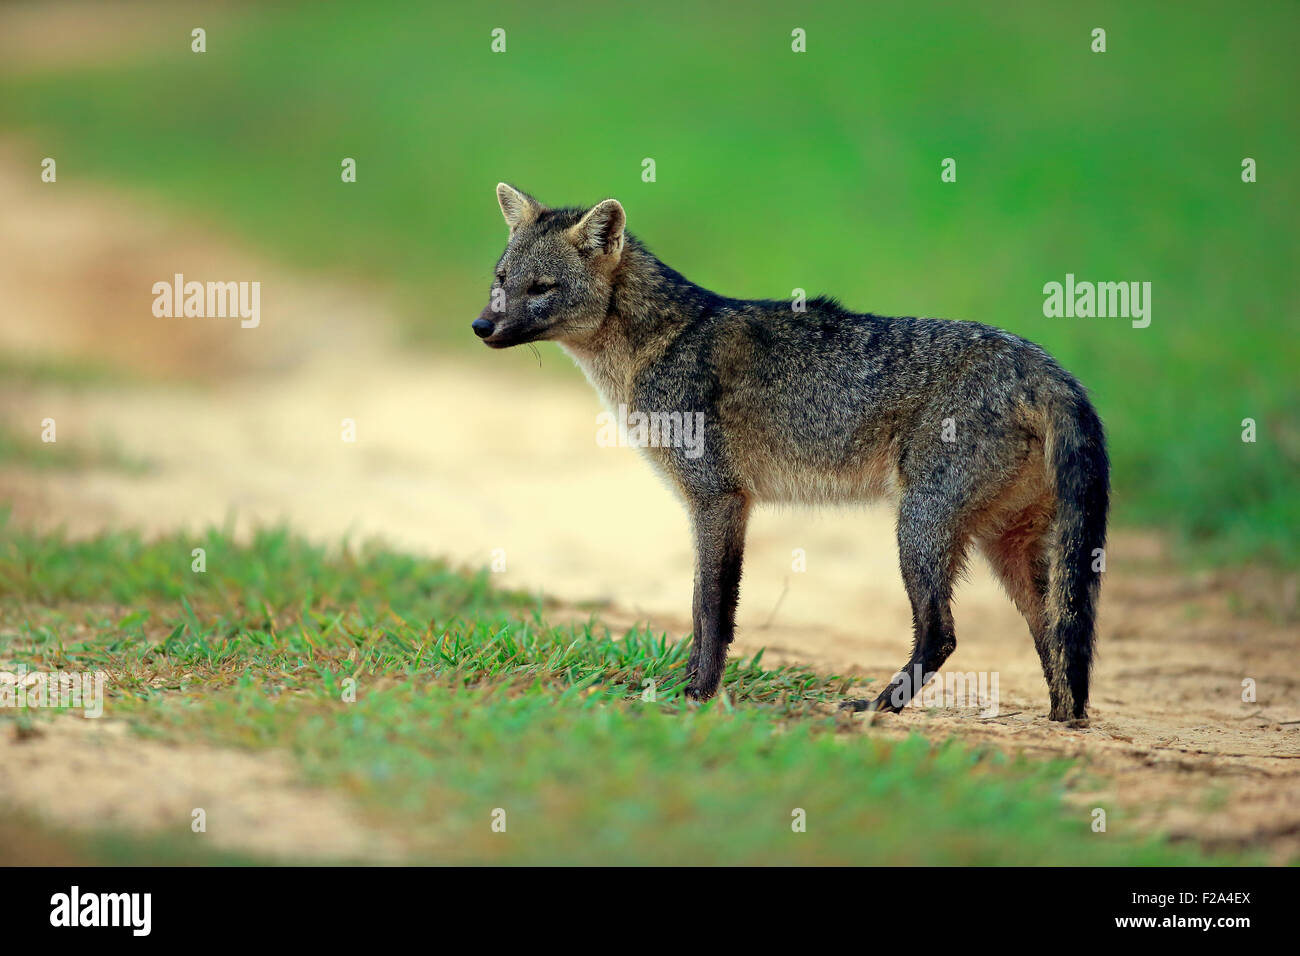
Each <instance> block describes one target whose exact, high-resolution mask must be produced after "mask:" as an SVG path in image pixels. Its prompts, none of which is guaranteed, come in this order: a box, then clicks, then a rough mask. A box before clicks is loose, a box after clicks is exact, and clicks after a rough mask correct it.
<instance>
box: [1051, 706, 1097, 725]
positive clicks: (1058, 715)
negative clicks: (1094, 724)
mask: <svg viewBox="0 0 1300 956" xmlns="http://www.w3.org/2000/svg"><path fill="white" fill-rule="evenodd" d="M1047 718H1048V720H1055V721H1057V722H1058V723H1062V724H1065V726H1067V727H1072V728H1074V729H1076V730H1082V729H1084V728H1086V727H1088V725H1089V722H1088V714H1087V712H1086V711H1084V712H1083V713H1080V714H1072V713H1070V711H1068V710H1066V709H1065V708H1064V707H1053V708H1052V712H1051V713H1050V714H1048V715H1047Z"/></svg>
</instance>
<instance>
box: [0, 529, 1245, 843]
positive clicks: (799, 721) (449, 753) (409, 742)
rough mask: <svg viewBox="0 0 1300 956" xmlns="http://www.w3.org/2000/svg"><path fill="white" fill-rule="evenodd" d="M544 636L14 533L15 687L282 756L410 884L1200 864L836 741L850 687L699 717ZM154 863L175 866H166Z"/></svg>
mask: <svg viewBox="0 0 1300 956" xmlns="http://www.w3.org/2000/svg"><path fill="white" fill-rule="evenodd" d="M196 547H202V548H204V549H205V552H206V561H207V571H206V572H204V573H196V572H194V571H192V570H191V567H192V561H193V560H194V559H193V557H192V551H193V549H194V548H196ZM543 610H544V608H543V606H542V605H541V604H539V602H538V600H537V599H536V598H534V597H532V596H529V595H525V594H519V593H512V592H505V591H499V590H496V589H494V588H492V587H490V586H489V576H488V575H487V574H486V573H467V572H462V571H458V570H455V569H451V568H448V567H447V566H446V565H444V564H442V563H440V562H437V561H431V560H425V559H421V558H415V557H411V556H406V555H401V554H395V553H392V552H389V551H387V550H384V549H382V548H378V547H375V546H364V547H350V546H346V545H345V546H342V547H338V548H330V549H326V548H321V547H317V546H313V545H310V544H307V543H305V542H304V541H302V540H300V539H298V538H295V537H293V536H291V535H289V534H286V533H285V532H283V531H263V532H260V533H258V534H257V535H256V536H255V537H254V538H253V540H252V541H250V542H248V543H247V544H242V545H241V544H236V543H234V542H232V541H231V540H230V538H229V537H228V536H227V535H226V534H225V533H224V532H222V531H219V530H212V531H209V532H206V533H204V534H202V535H197V536H193V537H190V536H185V535H175V536H171V537H166V538H161V539H158V540H155V541H151V542H144V541H142V540H140V539H139V538H138V537H135V536H133V535H129V534H120V533H114V534H107V535H103V536H100V537H97V538H94V539H90V540H85V541H78V542H72V541H68V540H65V539H63V538H62V537H60V536H42V535H38V534H34V533H31V532H28V531H25V530H23V529H21V528H18V527H16V526H14V525H13V524H12V523H10V522H5V523H3V524H0V668H5V667H13V666H15V665H17V664H19V663H22V664H25V665H27V666H29V667H32V668H40V669H45V670H52V669H56V668H62V669H67V670H104V671H107V672H108V673H109V675H110V680H109V682H108V687H109V697H108V700H107V702H106V705H105V713H106V715H107V716H108V717H110V718H117V719H126V720H129V721H130V722H131V723H132V724H133V725H134V726H135V728H136V729H137V731H138V732H141V733H145V734H150V735H155V736H159V737H162V738H164V739H169V740H176V741H178V742H191V741H194V740H206V741H210V742H213V743H216V744H220V745H225V746H238V747H246V748H254V749H260V748H275V749H277V750H279V751H285V752H288V753H290V754H292V755H293V757H294V758H295V760H296V761H297V764H298V766H299V768H300V772H301V774H302V777H303V778H304V779H305V780H308V781H310V782H313V783H317V784H321V785H324V786H328V787H335V788H340V789H342V790H343V791H344V792H345V793H347V794H348V795H349V796H350V797H351V798H352V799H354V800H355V801H357V803H358V804H359V805H360V806H361V807H362V808H363V809H364V812H365V813H366V814H367V816H368V818H369V819H370V821H371V822H372V823H373V824H375V825H378V826H383V827H389V828H394V829H397V830H398V831H399V832H400V833H401V834H402V842H403V844H404V845H405V846H407V847H408V848H409V850H410V852H411V854H412V857H413V858H414V859H417V860H423V861H429V862H509V863H542V862H564V863H613V864H630V863H681V862H691V863H762V864H787V863H789V864H795V863H842V864H867V863H876V864H885V863H936V864H957V863H989V864H1008V863H1065V862H1069V863H1076V864H1078V863H1093V864H1110V863H1113V864H1120V863H1136V864H1160V863H1193V862H1204V861H1206V859H1207V858H1204V857H1202V856H1200V855H1199V854H1198V852H1197V851H1196V850H1195V849H1193V848H1189V847H1186V846H1179V847H1175V846H1171V845H1167V844H1165V843H1163V842H1162V841H1160V840H1159V839H1158V838H1155V837H1152V836H1151V835H1150V834H1135V833H1132V832H1126V831H1125V828H1124V825H1123V817H1124V815H1123V812H1122V809H1119V810H1116V809H1114V808H1112V816H1111V828H1110V829H1111V832H1110V833H1109V834H1107V835H1099V834H1094V833H1092V832H1091V831H1090V829H1089V823H1090V816H1089V815H1088V813H1087V812H1085V811H1084V810H1082V809H1079V808H1077V807H1074V808H1071V807H1069V806H1068V805H1066V804H1065V803H1063V802H1062V795H1063V793H1064V792H1065V790H1066V781H1067V775H1068V774H1069V773H1071V765H1070V764H1068V763H1065V762H1059V761H1058V762H1049V763H1042V762H1038V763H1035V762H1030V761H1028V760H1025V759H1020V758H1014V759H1013V758H1010V757H1006V756H1003V755H1000V754H997V753H992V752H985V751H980V750H974V749H971V748H969V747H967V746H964V745H962V744H960V743H957V742H950V743H946V744H931V743H930V742H928V741H926V740H925V739H923V738H920V737H912V738H909V739H906V740H903V741H889V740H886V739H882V738H880V737H878V736H874V735H873V733H872V731H871V730H870V729H868V728H865V727H864V724H863V722H862V721H861V720H856V721H854V720H849V719H847V718H844V717H841V716H838V715H836V713H835V711H834V708H833V705H834V704H835V702H837V701H838V700H839V699H840V698H841V697H842V696H843V695H844V694H845V693H847V692H848V690H849V688H850V682H849V681H847V680H845V679H843V678H838V677H835V676H833V675H822V674H817V673H813V672H811V671H809V670H807V669H805V668H799V667H779V668H771V667H766V666H764V665H763V663H762V661H761V655H760V656H759V657H756V658H753V659H748V660H743V661H737V660H733V661H732V662H731V663H730V664H729V665H728V668H727V673H726V678H725V682H724V689H725V696H724V697H722V698H720V699H719V700H717V701H715V702H713V703H711V704H709V705H705V706H703V707H700V706H697V705H694V704H690V703H687V702H686V701H685V700H684V699H683V696H682V686H683V679H684V669H685V663H686V655H687V647H686V645H685V644H683V643H678V642H673V641H669V640H667V639H666V638H665V637H664V636H662V635H655V634H651V633H647V632H645V631H641V630H634V631H630V632H628V633H627V634H624V635H621V636H616V635H611V634H609V633H608V632H607V631H606V630H605V629H604V628H602V627H600V626H599V624H598V623H596V622H590V623H588V624H585V625H579V626H550V625H548V624H547V623H545V621H544V619H543V613H542V612H543ZM648 680H649V681H653V682H654V687H655V693H654V694H653V699H649V700H647V699H644V697H645V695H644V693H643V691H644V689H645V687H646V681H648ZM350 681H355V684H350V683H349V682H350ZM352 691H354V693H353V692H352ZM33 713H34V712H32V711H26V712H24V713H23V719H24V720H27V721H32V720H34V719H48V718H47V715H45V714H36V716H35V718H34V717H33ZM0 719H3V720H14V719H15V718H14V717H13V716H12V715H10V714H7V713H4V712H3V711H0ZM498 809H501V810H504V811H505V820H506V830H505V832H504V833H498V832H494V831H493V830H492V827H491V822H492V819H493V816H492V815H493V813H494V812H495V811H496V810H498ZM796 810H803V811H804V812H805V813H806V815H807V816H806V819H807V829H806V832H802V833H796V832H794V831H793V830H792V828H791V823H792V819H793V817H792V814H793V813H794V812H795V811H796ZM103 852H104V851H103V850H102V849H100V850H96V851H95V853H96V854H102V853H103ZM141 853H143V854H145V855H146V856H150V857H153V856H158V855H159V854H161V855H162V856H163V857H164V858H181V859H184V858H185V857H184V854H183V848H182V847H179V846H178V845H177V844H176V843H175V841H172V842H171V843H166V844H160V845H154V844H146V845H144V846H143V849H142V850H141ZM92 855H93V854H92ZM120 856H121V850H120V844H119V849H118V850H115V851H114V855H113V858H115V859H117V858H120ZM1227 861H1228V862H1239V860H1238V859H1237V858H1227Z"/></svg>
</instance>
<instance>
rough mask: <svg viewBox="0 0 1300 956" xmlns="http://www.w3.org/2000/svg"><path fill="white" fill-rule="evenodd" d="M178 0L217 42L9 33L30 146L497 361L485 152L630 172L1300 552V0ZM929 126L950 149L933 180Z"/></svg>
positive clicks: (755, 250)
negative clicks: (944, 344)
mask: <svg viewBox="0 0 1300 956" xmlns="http://www.w3.org/2000/svg"><path fill="white" fill-rule="evenodd" d="M192 18H193V20H194V23H193V26H203V27H204V28H205V29H206V30H207V52H206V53H204V54H202V55H197V54H194V53H192V52H190V37H189V27H184V28H178V29H177V30H175V31H174V35H167V36H164V37H161V38H160V40H159V42H158V44H157V46H156V47H152V48H151V49H149V50H147V51H146V52H145V53H144V54H143V55H141V54H140V53H138V52H137V53H134V54H133V55H131V56H126V57H116V58H115V57H89V58H87V61H86V62H85V63H83V64H79V65H69V64H67V63H62V64H58V65H57V66H53V67H46V68H37V69H33V68H24V67H15V66H13V65H10V66H5V65H4V64H0V125H3V127H5V128H7V129H9V130H16V131H20V132H21V133H22V135H23V136H24V142H26V143H29V144H31V148H32V149H33V150H34V151H35V155H36V156H37V157H39V156H41V155H50V154H51V153H53V152H54V151H55V150H57V151H58V155H60V156H61V157H62V158H61V159H60V175H61V177H82V176H94V177H96V178H99V179H101V180H103V181H107V182H111V183H114V184H116V185H118V186H121V187H125V188H127V189H131V190H138V191H142V192H146V193H148V194H150V195H152V196H154V197H158V198H161V199H163V200H165V201H167V202H170V203H173V204H174V205H175V206H176V207H178V208H180V209H182V210H185V211H188V212H192V213H195V214H198V215H201V216H203V217H205V218H207V219H209V220H212V221H214V222H217V223H220V224H221V225H223V226H226V227H229V228H231V229H234V230H236V231H238V232H239V233H240V234H241V235H242V236H244V237H245V238H246V240H247V242H248V243H249V244H251V245H252V246H253V247H254V248H256V249H258V250H260V251H262V252H265V253H270V254H273V255H275V256H277V257H279V258H281V259H283V260H286V261H289V262H292V263H294V264H296V265H298V266H301V267H307V268H312V269H320V270H329V271H330V272H331V273H332V274H334V275H343V276H350V277H356V278H358V279H362V280H365V281H368V282H375V281H379V282H382V283H384V284H386V285H388V286H389V287H391V288H392V289H394V290H396V292H397V294H398V296H399V299H400V301H401V302H402V303H403V313H404V317H405V319H406V321H407V325H408V328H409V332H410V334H411V336H412V338H413V340H414V341H415V342H417V343H419V344H421V345H422V346H424V347H427V348H430V349H441V350H444V351H445V352H446V353H447V354H448V355H450V356H453V357H461V356H463V357H464V359H465V360H466V361H470V360H483V357H482V356H480V355H479V354H478V352H477V351H472V349H473V347H474V345H475V343H474V342H473V341H472V339H471V336H470V335H469V334H468V332H467V329H466V327H467V324H468V320H469V319H470V318H471V317H472V315H473V314H474V313H476V312H477V310H478V309H479V308H481V306H482V304H483V302H484V301H485V297H486V294H487V289H488V285H489V282H490V277H491V269H492V266H493V263H494V261H495V258H496V256H497V254H498V253H499V251H500V248H501V245H502V243H503V240H504V230H503V226H502V223H501V221H500V215H499V212H498V211H497V209H496V204H495V199H494V197H493V194H492V190H493V186H494V185H495V184H496V182H497V181H498V180H503V179H504V180H507V181H510V182H512V183H514V184H515V185H517V186H519V187H521V188H523V189H526V190H528V191H530V192H532V193H533V194H534V195H536V196H538V197H539V198H540V199H542V200H543V201H544V202H549V203H552V204H557V205H558V204H566V205H567V204H578V203H590V202H594V201H596V200H598V199H600V198H603V197H605V196H610V195H612V196H616V197H618V198H619V199H621V200H622V201H623V202H624V204H625V206H626V207H627V210H628V215H629V228H630V229H631V230H632V231H634V232H636V233H637V234H638V235H639V236H640V237H641V238H642V239H643V240H645V241H646V242H647V243H648V244H649V245H650V246H651V247H652V248H653V249H654V250H655V251H656V252H657V253H658V254H659V255H660V257H661V258H663V259H664V260H665V261H667V262H668V263H669V264H671V265H673V266H674V267H676V268H678V269H679V270H681V271H682V272H684V273H685V274H686V275H688V276H689V277H690V278H691V279H693V280H695V281H696V282H699V283H701V284H703V285H706V286H708V287H710V288H713V289H715V290H716V291H719V292H723V293H725V294H728V295H735V296H741V297H772V298H786V297H788V296H789V295H790V293H791V290H792V289H793V288H795V287H800V288H804V289H807V290H808V291H809V294H815V293H821V292H825V293H828V294H834V295H836V296H837V297H839V298H840V299H842V300H843V301H844V302H845V303H846V304H847V305H848V306H849V307H851V308H854V309H858V310H861V311H872V312H878V313H882V314H895V315H933V316H943V317H949V318H962V319H974V320H978V321H982V322H988V323H991V324H994V325H998V326H1001V327H1004V328H1007V329H1009V330H1011V331H1014V332H1017V333H1019V334H1022V335H1025V336H1027V337H1029V338H1031V339H1034V340H1035V341H1038V342H1040V343H1042V344H1043V345H1044V346H1046V347H1047V348H1048V349H1049V350H1051V351H1052V352H1053V353H1055V354H1056V355H1057V357H1058V358H1059V359H1060V360H1061V362H1062V363H1063V364H1064V365H1065V366H1066V367H1068V368H1070V369H1071V370H1073V371H1074V372H1075V373H1076V374H1077V375H1078V376H1079V377H1080V378H1081V379H1082V380H1083V381H1084V382H1085V384H1087V385H1088V386H1089V387H1090V388H1091V390H1092V392H1093V394H1094V397H1095V399H1096V401H1097V404H1098V406H1099V408H1100V411H1101V413H1102V416H1103V418H1104V419H1105V421H1106V423H1107V426H1108V429H1109V432H1110V437H1111V442H1112V450H1113V457H1114V465H1115V470H1114V479H1113V480H1114V487H1115V514H1116V517H1117V518H1118V519H1120V520H1121V521H1125V522H1130V523H1134V522H1137V523H1152V524H1158V525H1160V526H1163V527H1166V528H1169V529H1172V530H1174V531H1176V532H1178V533H1179V534H1180V536H1181V540H1182V541H1183V542H1184V543H1185V544H1187V545H1188V547H1185V548H1184V549H1183V553H1184V555H1185V556H1186V557H1188V558H1189V559H1192V560H1198V561H1202V560H1208V561H1215V562H1223V561H1227V562H1232V561H1238V560H1244V559H1262V560H1268V561H1274V562H1281V563H1285V564H1288V565H1294V564H1297V563H1300V545H1298V544H1297V541H1296V534H1295V530H1296V528H1297V526H1298V525H1300V522H1298V521H1297V518H1300V496H1297V495H1296V493H1295V485H1296V482H1295V478H1296V475H1297V473H1300V412H1298V411H1297V407H1298V405H1300V401H1298V399H1300V388H1298V387H1297V385H1296V376H1295V369H1296V368H1297V365H1300V347H1298V346H1297V334H1296V333H1297V330H1298V327H1300V322H1297V316H1296V310H1297V306H1298V305H1300V297H1298V296H1297V294H1296V289H1295V278H1296V273H1297V270H1296V264H1297V262H1298V261H1300V256H1298V255H1297V254H1298V253H1300V247H1298V245H1297V238H1296V230H1295V211H1296V208H1297V207H1296V198H1297V186H1296V173H1297V169H1296V153H1297V149H1296V147H1297V145H1298V143H1297V139H1298V138H1297V131H1296V111H1295V93H1296V90H1297V89H1300V84H1298V83H1297V79H1300V77H1298V76H1297V73H1298V72H1300V68H1298V67H1297V64H1296V55H1295V51H1296V46H1297V24H1298V23H1300V10H1298V9H1297V7H1296V5H1295V4H1293V3H1254V4H1250V5H1249V6H1248V7H1240V6H1237V5H1232V4H1227V3H1217V4H1204V3H1183V4H1177V5H1174V4H1169V3H1136V4H1135V3H1101V4H1089V5H1088V6H1087V8H1086V9H1085V8H1083V7H1082V6H1078V7H1075V8H1073V9H1061V8H1055V7H1052V6H1048V5H1039V4H1030V3H1023V4H1019V3H996V4H990V5H974V4H971V5H958V4H948V3H932V2H906V3H888V4H870V5H866V4H844V5H830V4H815V3H804V4H797V5H790V4H777V3H766V2H758V3H750V4H745V5H744V6H743V7H740V6H721V5H720V6H718V7H716V8H714V9H704V8H702V7H701V6H699V5H697V4H687V3H681V4H674V3H653V4H594V3H583V4H577V3H557V4H547V5H545V6H539V5H534V4H524V3H500V4H494V5H492V6H490V7H487V6H472V7H471V6H468V5H467V7H466V8H463V9H457V8H453V7H450V6H447V7H444V6H443V5H439V4H430V3H420V2H409V3H404V2H403V3H372V4H365V5H357V4H343V3H310V4H307V3H303V4H259V5H251V4H250V5H232V6H221V7H218V8H202V7H200V8H195V10H194V11H193V12H192ZM795 27H800V28H803V29H804V30H806V31H807V52H806V53H802V54H796V53H793V52H792V51H791V30H792V29H794V28H795ZM1096 27H1102V28H1104V29H1105V30H1106V31H1107V47H1108V48H1107V52H1105V53H1104V54H1099V53H1093V52H1092V51H1091V49H1090V46H1091V42H1092V41H1091V31H1092V30H1093V29H1094V28H1096ZM495 28H502V29H504V30H505V31H506V46H507V48H506V52H504V53H493V52H492V51H491V48H490V45H491V31H492V30H493V29H495ZM343 157H353V158H355V159H356V160H357V164H358V181H357V182H356V183H355V184H353V185H348V186H343V185H342V184H341V182H340V177H339V172H340V160H341V159H342V158H343ZM945 157H953V158H955V159H956V161H957V174H958V176H957V182H956V183H942V182H941V181H940V163H941V161H942V160H943V159H944V158H945ZM1244 157H1251V158H1253V159H1255V160H1256V161H1257V163H1258V177H1259V181H1258V182H1257V183H1254V184H1246V183H1243V182H1242V180H1241V163H1242V159H1243V158H1244ZM645 158H652V159H653V160H654V161H655V164H656V167H657V181H655V182H653V183H645V182H643V181H642V179H641V171H642V160H643V159H645ZM1067 272H1072V273H1074V274H1075V275H1076V276H1077V277H1078V278H1079V279H1088V280H1094V281H1130V280H1135V281H1150V282H1151V283H1152V285H1153V294H1152V306H1153V312H1152V323H1151V326H1150V327H1149V328H1146V329H1133V328H1131V327H1130V324H1129V322H1128V321H1127V320H1124V319H1100V318H1093V319H1060V318H1052V319H1049V318H1045V317H1044V316H1043V313H1042V305H1043V293H1042V288H1043V285H1044V283H1046V282H1050V281H1063V279H1064V276H1065V274H1066V273H1067ZM546 348H548V349H551V348H553V346H546ZM494 359H495V360H497V361H504V362H523V361H530V358H529V357H528V356H527V355H526V354H521V355H512V356H508V357H507V356H494ZM548 364H549V365H550V366H551V367H554V368H557V369H561V370H562V372H561V373H560V374H566V375H573V376H574V377H575V378H576V377H577V373H576V371H572V370H570V369H569V368H568V365H567V363H564V362H558V361H556V362H550V363H548ZM1247 417H1249V418H1253V419H1255V420H1256V421H1257V422H1258V428H1259V434H1258V441H1257V442H1256V443H1255V444H1247V443H1243V442H1242V440H1241V431H1242V425H1241V422H1242V419H1243V418H1247Z"/></svg>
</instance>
